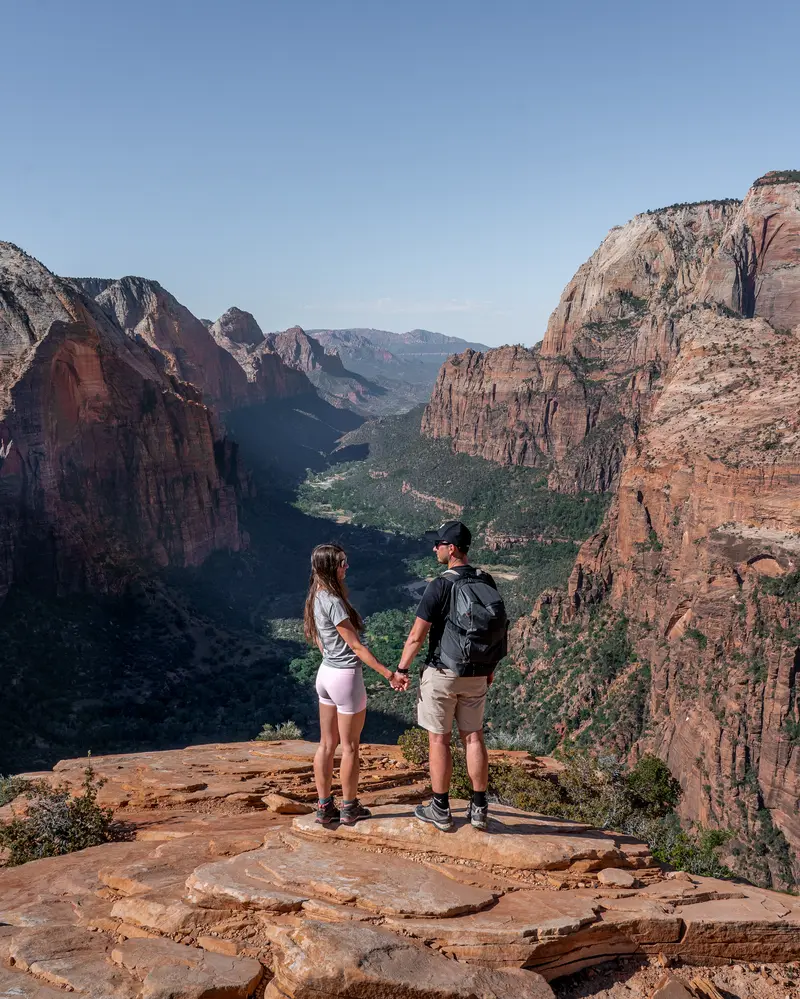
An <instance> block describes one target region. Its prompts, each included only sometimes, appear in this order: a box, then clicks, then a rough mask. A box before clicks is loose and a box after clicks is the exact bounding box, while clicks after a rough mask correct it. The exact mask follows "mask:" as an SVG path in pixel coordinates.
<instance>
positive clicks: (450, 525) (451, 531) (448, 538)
mask: <svg viewBox="0 0 800 999" xmlns="http://www.w3.org/2000/svg"><path fill="white" fill-rule="evenodd" d="M424 538H425V540H426V541H427V542H428V544H430V545H432V544H434V543H435V542H437V541H444V542H445V544H448V545H455V546H456V548H458V549H459V550H460V551H462V552H465V551H467V549H468V548H469V546H470V545H471V544H472V532H471V531H470V529H469V528H468V527H467V525H466V524H462V523H461V521H460V520H446V521H445V522H444V523H443V524H441V525H440V526H439V527H437V528H436V530H435V531H426V532H425V534H424Z"/></svg>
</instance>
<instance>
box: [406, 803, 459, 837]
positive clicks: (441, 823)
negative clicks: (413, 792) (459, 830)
mask: <svg viewBox="0 0 800 999" xmlns="http://www.w3.org/2000/svg"><path fill="white" fill-rule="evenodd" d="M414 815H416V817H417V818H418V819H420V820H421V821H422V822H432V823H433V825H435V826H436V828H437V829H441V830H442V832H448V831H449V830H450V829H452V828H453V816H452V814H451V812H450V809H449V808H439V806H438V805H437V804H436V802H435V801H431V803H430V804H429V805H417V807H416V808H415V809H414Z"/></svg>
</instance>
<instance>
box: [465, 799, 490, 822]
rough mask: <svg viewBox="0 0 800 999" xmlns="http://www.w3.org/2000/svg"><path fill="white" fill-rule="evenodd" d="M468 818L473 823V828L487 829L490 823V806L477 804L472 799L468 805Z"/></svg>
mask: <svg viewBox="0 0 800 999" xmlns="http://www.w3.org/2000/svg"><path fill="white" fill-rule="evenodd" d="M467 818H468V819H469V821H470V822H471V823H472V828H473V829H485V828H486V826H487V825H488V824H489V807H488V805H484V806H483V807H481V806H480V805H476V804H475V802H474V801H471V802H470V803H469V805H468V806H467Z"/></svg>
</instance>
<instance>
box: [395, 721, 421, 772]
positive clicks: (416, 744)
mask: <svg viewBox="0 0 800 999" xmlns="http://www.w3.org/2000/svg"><path fill="white" fill-rule="evenodd" d="M397 745H398V746H399V747H400V750H401V751H402V753H403V756H404V758H405V760H406V762H408V763H412V764H413V765H414V766H417V767H419V766H422V765H423V764H424V763H427V762H428V733H427V732H426V731H425V729H424V728H407V729H406V730H405V732H403V734H402V735H401V736H400V738H399V739H398V740H397Z"/></svg>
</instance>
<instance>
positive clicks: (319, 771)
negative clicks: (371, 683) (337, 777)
mask: <svg viewBox="0 0 800 999" xmlns="http://www.w3.org/2000/svg"><path fill="white" fill-rule="evenodd" d="M338 745H339V726H338V721H337V711H336V705H334V704H320V706H319V748H318V749H317V751H316V753H315V754H314V780H315V781H316V783H317V796H318V797H319V800H320V801H324V800H325V798H327V797H328V795H329V794H330V793H331V783H332V782H333V757H334V754H335V753H336V747H337V746H338Z"/></svg>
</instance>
